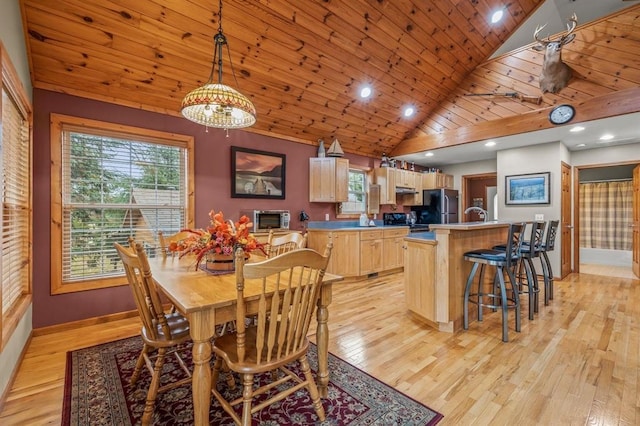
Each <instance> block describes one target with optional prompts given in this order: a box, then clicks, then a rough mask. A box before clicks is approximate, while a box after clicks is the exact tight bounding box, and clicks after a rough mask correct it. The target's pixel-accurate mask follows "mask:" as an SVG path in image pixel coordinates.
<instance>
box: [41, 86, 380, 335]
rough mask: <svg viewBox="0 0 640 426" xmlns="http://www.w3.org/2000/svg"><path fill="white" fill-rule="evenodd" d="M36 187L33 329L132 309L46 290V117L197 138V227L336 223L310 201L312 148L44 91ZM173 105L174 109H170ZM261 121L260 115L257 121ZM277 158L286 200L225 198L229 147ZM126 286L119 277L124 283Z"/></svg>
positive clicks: (361, 160)
mask: <svg viewBox="0 0 640 426" xmlns="http://www.w3.org/2000/svg"><path fill="white" fill-rule="evenodd" d="M33 105H34V126H33V141H34V158H33V167H34V188H33V231H34V239H33V243H34V244H33V301H34V302H33V327H34V328H40V327H45V326H50V325H55V324H61V323H65V322H70V321H77V320H82V319H85V318H91V317H95V316H101V315H107V314H112V313H116V312H123V311H129V310H133V309H135V305H134V303H133V299H132V297H131V293H130V291H129V289H128V287H127V286H126V285H123V286H121V287H115V288H109V289H101V290H91V291H83V292H78V293H70V294H60V295H51V291H50V266H51V262H50V222H51V215H50V202H51V196H50V193H51V182H50V164H51V158H50V129H49V122H50V120H49V117H50V114H51V113H58V114H65V115H70V116H75V117H83V118H89V119H94V120H101V121H106V122H112V123H118V124H123V125H128V126H137V127H144V128H148V129H153V130H159V131H165V132H174V133H179V134H186V135H193V136H194V137H195V194H196V197H195V222H196V227H203V226H205V225H206V224H208V222H209V217H208V213H209V211H210V210H211V209H215V210H222V211H224V212H225V215H227V217H229V218H234V217H235V216H237V214H238V212H239V211H240V210H243V209H288V210H290V211H291V229H294V230H300V229H302V226H301V223H300V221H299V220H298V214H299V213H300V210H305V211H306V212H307V213H308V214H309V216H310V220H324V217H325V213H329V215H330V217H331V219H332V220H334V219H335V206H334V204H325V203H309V161H308V159H309V157H315V156H316V153H317V148H316V147H314V146H313V145H305V144H301V143H294V142H289V141H285V140H282V139H277V138H272V137H267V136H262V135H257V134H254V133H250V132H246V131H243V130H230V131H229V136H228V137H227V136H226V135H225V132H224V131H223V130H218V129H209V131H208V132H207V131H205V128H204V127H203V126H200V125H197V124H195V123H192V122H190V121H188V120H186V119H184V118H181V117H173V116H168V115H164V114H159V113H153V112H148V111H143V110H138V109H135V108H127V107H122V106H118V105H114V104H109V103H105V102H99V101H94V100H89V99H85V98H80V97H75V96H70V95H65V94H61V93H56V92H51V91H47V90H42V89H34V91H33ZM178 107H179V105H176V109H177V108H178ZM259 119H260V117H258V120H259ZM232 145H233V146H240V147H245V148H252V149H258V150H263V151H269V152H277V153H282V154H285V155H286V181H285V183H286V194H285V195H286V199H284V200H256V199H243V198H231V179H230V174H231V148H230V147H231V146H232ZM345 157H346V158H348V159H349V161H350V162H351V163H352V164H357V165H361V166H368V167H373V166H374V161H375V163H376V164H377V163H378V160H377V159H376V160H374V159H372V158H368V157H363V156H357V155H349V154H347V155H346V156H345ZM123 283H124V279H123Z"/></svg>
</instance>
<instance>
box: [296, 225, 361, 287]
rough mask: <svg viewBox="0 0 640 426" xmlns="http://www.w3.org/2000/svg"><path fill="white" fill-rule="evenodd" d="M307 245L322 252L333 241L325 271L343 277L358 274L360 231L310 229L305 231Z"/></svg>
mask: <svg viewBox="0 0 640 426" xmlns="http://www.w3.org/2000/svg"><path fill="white" fill-rule="evenodd" d="M307 232H308V233H307V247H309V248H311V249H313V250H316V251H317V252H320V253H324V249H325V247H326V246H327V243H328V242H329V238H331V239H332V241H333V248H332V250H331V257H330V258H329V265H328V266H327V272H329V273H331V274H336V275H341V276H343V277H355V276H359V275H360V231H339V230H321V231H319V230H312V229H309V230H308V231H307Z"/></svg>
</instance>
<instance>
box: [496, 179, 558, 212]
mask: <svg viewBox="0 0 640 426" xmlns="http://www.w3.org/2000/svg"><path fill="white" fill-rule="evenodd" d="M549 177H550V173H549V172H545V173H530V174H526V175H513V176H506V177H505V179H506V189H505V204H507V205H528V204H549V203H550V202H551V200H550V198H549Z"/></svg>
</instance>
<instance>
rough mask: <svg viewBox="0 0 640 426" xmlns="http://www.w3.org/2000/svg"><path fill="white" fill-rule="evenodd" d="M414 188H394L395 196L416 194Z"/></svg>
mask: <svg viewBox="0 0 640 426" xmlns="http://www.w3.org/2000/svg"><path fill="white" fill-rule="evenodd" d="M417 193H418V191H416V189H415V188H405V187H403V186H396V194H417Z"/></svg>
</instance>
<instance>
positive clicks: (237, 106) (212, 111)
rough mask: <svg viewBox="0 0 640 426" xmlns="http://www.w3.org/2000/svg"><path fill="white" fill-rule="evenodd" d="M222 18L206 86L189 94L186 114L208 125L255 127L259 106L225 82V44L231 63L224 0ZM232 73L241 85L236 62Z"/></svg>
mask: <svg viewBox="0 0 640 426" xmlns="http://www.w3.org/2000/svg"><path fill="white" fill-rule="evenodd" d="M218 18H219V19H218V24H219V25H218V34H216V35H215V36H214V38H213V41H214V43H215V48H214V52H213V63H212V65H211V73H210V74H209V80H208V81H207V83H206V84H205V85H204V86H201V87H198V88H197V89H195V90H192V91H191V92H189V93H187V95H186V96H185V97H184V99H183V100H182V115H184V117H185V118H187V119H188V120H191V121H193V122H195V123H198V124H202V125H203V126H207V127H215V128H219V129H241V128H243V127H249V126H252V125H253V124H254V123H255V122H256V108H255V107H254V106H253V103H252V102H251V101H250V100H249V98H247V97H246V96H244V95H243V94H242V93H240V92H238V91H237V90H235V89H233V88H231V87H229V86H226V85H224V84H222V47H223V46H224V45H226V46H227V53H228V54H229V64H231V52H230V50H229V44H228V43H227V38H226V37H225V36H224V34H223V33H222V0H220V13H219V15H218ZM216 60H217V62H218V82H217V83H214V82H213V73H214V69H215V64H216ZM231 72H232V74H233V78H234V80H236V85H237V84H238V80H237V79H236V74H235V72H234V71H233V65H232V64H231Z"/></svg>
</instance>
